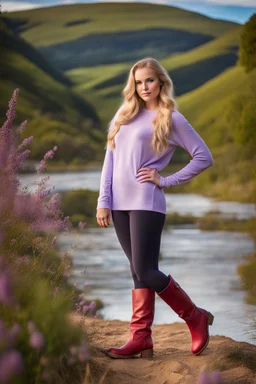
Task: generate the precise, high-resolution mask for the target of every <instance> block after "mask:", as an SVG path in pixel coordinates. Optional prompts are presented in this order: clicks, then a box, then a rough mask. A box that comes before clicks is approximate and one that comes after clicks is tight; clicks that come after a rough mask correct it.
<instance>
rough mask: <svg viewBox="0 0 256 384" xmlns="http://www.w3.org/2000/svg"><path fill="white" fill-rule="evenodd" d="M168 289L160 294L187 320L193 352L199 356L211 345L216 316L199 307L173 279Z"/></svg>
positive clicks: (159, 294)
mask: <svg viewBox="0 0 256 384" xmlns="http://www.w3.org/2000/svg"><path fill="white" fill-rule="evenodd" d="M168 277H169V278H170V281H169V284H168V285H167V287H166V288H165V289H164V290H163V291H161V292H159V293H158V296H159V297H161V299H163V300H164V301H165V302H166V303H167V304H168V305H169V306H170V307H171V308H172V309H173V310H174V311H175V312H176V313H177V314H178V315H179V317H180V318H181V319H183V320H185V322H186V324H187V326H188V328H189V331H190V333H191V339H192V346H191V352H192V353H193V354H194V355H199V354H200V353H201V352H203V350H204V349H205V348H206V347H207V345H208V343H209V329H208V326H209V325H212V323H213V319H214V316H213V315H212V314H211V313H210V312H208V311H206V310H205V309H203V308H199V307H197V306H196V305H195V304H194V303H193V302H192V301H191V299H190V298H189V296H188V295H187V294H186V292H185V291H184V290H183V289H182V288H181V287H180V286H179V284H178V283H177V282H176V281H175V280H174V279H173V278H172V277H171V275H169V276H168Z"/></svg>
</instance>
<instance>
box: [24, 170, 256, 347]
mask: <svg viewBox="0 0 256 384" xmlns="http://www.w3.org/2000/svg"><path fill="white" fill-rule="evenodd" d="M47 175H48V174H47V173H44V174H43V175H36V174H27V175H20V176H19V178H20V181H21V186H23V185H27V186H28V187H29V190H30V191H34V190H35V187H36V182H37V181H38V180H39V179H40V178H41V177H45V176H47ZM49 176H50V179H49V181H48V182H47V186H49V187H50V186H55V189H54V191H56V192H58V191H65V190H72V189H78V188H85V189H91V190H94V191H98V189H99V183H100V170H99V169H95V170H91V171H85V172H70V173H54V174H49ZM165 196H166V203H167V212H177V213H179V214H180V215H183V214H187V213H190V214H194V215H197V216H203V215H204V214H205V213H206V212H208V211H212V210H214V211H215V210H218V211H219V212H220V215H221V216H223V217H236V218H238V219H242V218H249V217H252V216H255V215H256V211H255V207H254V205H253V204H246V203H239V202H226V201H221V202H215V201H214V200H213V199H211V198H208V197H204V196H201V195H198V194H176V193H175V194H167V193H166V194H165ZM74 244H76V249H74V250H71V251H70V254H71V255H72V259H73V263H74V268H73V272H72V275H71V276H70V281H71V282H72V283H73V284H76V286H78V287H79V288H82V289H85V292H86V296H87V297H88V298H92V299H93V298H95V297H98V298H100V299H101V300H102V301H103V302H104V304H105V307H104V309H103V310H102V311H101V313H102V315H103V316H104V318H105V319H119V320H127V321H130V317H131V290H132V289H133V283H132V278H131V274H130V269H129V263H128V259H127V258H126V256H125V254H124V252H123V250H122V248H121V246H120V244H119V242H118V240H117V237H116V234H115V230H114V227H113V224H112V223H111V225H110V226H109V227H108V228H107V229H105V228H101V227H96V228H88V229H86V231H85V232H84V233H81V234H79V235H78V238H77V235H74V234H71V233H70V234H60V235H59V236H58V245H59V247H60V249H61V250H63V252H64V251H65V250H67V249H68V248H69V246H70V245H74ZM253 250H254V244H253V240H252V238H251V237H250V236H249V235H248V234H246V233H239V232H227V231H202V230H200V229H199V228H197V227H196V226H195V225H179V226H168V227H165V229H164V231H163V234H162V240H161V249H160V253H161V260H160V262H159V269H160V270H161V271H162V272H164V273H165V274H166V275H168V274H172V276H173V277H174V278H175V279H176V280H177V281H178V282H179V284H180V285H181V287H182V288H183V289H185V291H186V292H187V293H188V294H189V296H190V297H191V299H192V300H193V301H194V302H195V303H196V304H197V305H198V306H200V307H203V308H205V309H208V310H209V311H211V312H212V313H213V314H214V316H215V319H214V323H213V325H212V326H211V327H210V333H211V334H212V335H224V336H228V337H231V338H232V339H234V340H237V341H247V342H251V343H255V342H256V339H255V330H256V306H253V305H248V304H246V303H245V302H244V297H245V291H243V290H241V288H240V278H239V276H238V274H237V273H236V268H237V266H238V265H239V264H240V263H241V262H243V260H244V256H245V255H246V254H248V253H250V252H252V251H253ZM173 322H183V320H181V319H180V318H179V317H178V316H177V315H176V313H174V312H173V311H172V310H171V309H170V308H169V307H168V306H167V305H166V304H165V303H164V302H163V301H162V300H161V299H160V298H159V297H158V296H157V295H156V309H155V319H154V324H164V323H173Z"/></svg>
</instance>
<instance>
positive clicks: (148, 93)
mask: <svg viewBox="0 0 256 384" xmlns="http://www.w3.org/2000/svg"><path fill="white" fill-rule="evenodd" d="M150 93H151V92H147V93H142V95H143V96H148V95H150Z"/></svg>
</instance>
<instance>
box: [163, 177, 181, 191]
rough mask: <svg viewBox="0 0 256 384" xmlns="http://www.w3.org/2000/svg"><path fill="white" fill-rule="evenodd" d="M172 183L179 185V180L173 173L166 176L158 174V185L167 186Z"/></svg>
mask: <svg viewBox="0 0 256 384" xmlns="http://www.w3.org/2000/svg"><path fill="white" fill-rule="evenodd" d="M173 185H179V181H178V179H177V178H176V177H175V176H173V175H171V176H167V177H163V176H160V187H162V188H168V187H171V186H173Z"/></svg>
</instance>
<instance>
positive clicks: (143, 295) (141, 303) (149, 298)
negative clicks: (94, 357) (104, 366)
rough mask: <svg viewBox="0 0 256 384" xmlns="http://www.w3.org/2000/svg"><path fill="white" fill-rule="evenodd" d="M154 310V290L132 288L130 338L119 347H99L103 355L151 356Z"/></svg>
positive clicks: (123, 356)
mask: <svg viewBox="0 0 256 384" xmlns="http://www.w3.org/2000/svg"><path fill="white" fill-rule="evenodd" d="M154 312H155V291H154V290H153V289H151V288H136V289H133V290H132V318H131V322H130V338H129V340H128V341H127V343H126V344H124V345H123V346H122V347H120V348H109V349H101V351H102V352H103V353H105V355H107V356H110V357H113V358H116V359H128V358H131V357H134V356H136V355H138V354H140V357H152V356H153V340H152V336H151V333H152V331H151V326H152V323H153V320H154Z"/></svg>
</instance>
